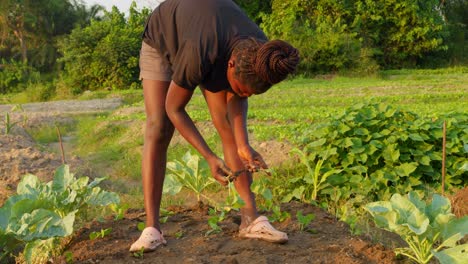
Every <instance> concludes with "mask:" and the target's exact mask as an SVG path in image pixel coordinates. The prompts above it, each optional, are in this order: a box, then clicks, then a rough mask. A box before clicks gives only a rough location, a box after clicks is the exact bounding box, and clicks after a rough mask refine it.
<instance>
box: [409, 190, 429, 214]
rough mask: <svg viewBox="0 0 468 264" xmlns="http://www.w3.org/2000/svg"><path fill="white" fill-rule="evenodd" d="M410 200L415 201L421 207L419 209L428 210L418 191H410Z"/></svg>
mask: <svg viewBox="0 0 468 264" xmlns="http://www.w3.org/2000/svg"><path fill="white" fill-rule="evenodd" d="M408 200H410V202H411V203H413V204H414V205H415V206H416V207H417V208H418V209H419V211H421V212H426V203H425V202H424V201H423V200H421V198H420V196H419V194H418V193H417V192H409V193H408Z"/></svg>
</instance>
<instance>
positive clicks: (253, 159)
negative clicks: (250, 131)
mask: <svg viewBox="0 0 468 264" xmlns="http://www.w3.org/2000/svg"><path fill="white" fill-rule="evenodd" d="M237 153H238V154H239V157H240V159H241V160H242V163H244V166H245V168H246V169H247V170H248V171H250V172H256V171H259V170H260V169H268V165H267V164H266V163H265V161H264V160H263V158H262V156H261V155H260V154H259V153H258V152H257V151H255V150H254V149H253V148H252V147H251V146H246V147H243V148H239V149H237Z"/></svg>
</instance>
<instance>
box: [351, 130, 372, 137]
mask: <svg viewBox="0 0 468 264" xmlns="http://www.w3.org/2000/svg"><path fill="white" fill-rule="evenodd" d="M354 134H355V135H359V136H367V135H369V134H370V133H369V130H367V128H358V129H356V130H354Z"/></svg>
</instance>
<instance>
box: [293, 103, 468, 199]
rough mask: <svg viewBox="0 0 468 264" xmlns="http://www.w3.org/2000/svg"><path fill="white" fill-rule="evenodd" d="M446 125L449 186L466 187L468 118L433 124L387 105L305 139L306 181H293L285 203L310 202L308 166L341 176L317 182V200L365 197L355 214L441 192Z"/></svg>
mask: <svg viewBox="0 0 468 264" xmlns="http://www.w3.org/2000/svg"><path fill="white" fill-rule="evenodd" d="M444 120H445V121H446V122H447V131H448V132H447V142H448V143H447V146H446V153H447V154H446V156H447V159H446V171H447V177H446V179H445V185H446V186H447V187H448V188H452V187H459V186H463V183H464V182H466V181H467V180H468V178H467V175H468V174H466V171H465V170H463V169H460V168H463V164H465V163H466V153H467V152H466V150H465V149H464V145H466V144H467V142H468V136H467V131H468V130H467V128H468V125H467V124H468V122H467V121H468V114H457V113H452V114H449V115H446V116H441V117H440V118H435V119H432V118H424V117H421V116H419V115H417V114H415V113H413V112H409V111H404V110H400V109H397V108H394V107H392V106H389V105H386V104H382V103H362V104H356V105H353V106H351V107H349V108H347V109H345V110H344V111H343V113H342V114H338V115H335V116H331V117H330V118H329V119H328V120H327V121H326V122H324V123H321V124H317V125H315V126H313V127H311V128H310V129H307V130H305V131H304V133H302V134H301V136H300V138H298V142H299V143H300V149H301V151H300V152H299V153H301V152H303V153H302V154H300V156H301V157H302V163H303V164H306V167H307V168H306V172H307V177H306V176H304V177H293V178H291V180H290V181H289V183H290V185H289V187H288V189H290V190H291V192H290V194H289V195H287V196H285V198H291V197H295V198H298V199H301V200H304V196H305V197H307V195H308V193H307V191H306V185H304V184H303V183H304V182H306V183H308V184H314V176H316V174H315V175H314V171H313V169H312V166H310V165H307V164H316V166H319V165H320V167H321V169H320V171H321V172H322V173H323V172H326V171H330V170H338V171H339V173H334V174H332V175H328V177H327V178H326V180H325V181H324V182H321V181H320V180H319V181H318V183H321V185H320V187H319V188H318V189H319V191H318V194H317V195H318V196H322V197H323V198H326V199H334V198H333V197H335V198H337V199H338V197H339V199H338V200H349V199H352V198H353V197H365V199H359V200H356V203H355V205H354V207H356V208H357V207H360V206H361V205H363V204H364V203H365V202H369V201H377V200H388V199H389V198H390V197H391V195H392V194H393V193H408V192H409V191H412V190H422V189H424V188H426V187H427V186H430V187H433V188H438V187H439V186H440V183H441V171H442V169H441V163H442V162H441V161H442V155H441V153H442V150H441V148H442V123H443V121H444ZM321 161H323V163H322V162H321ZM309 175H310V176H309ZM315 183H316V181H315ZM322 187H323V188H322ZM339 206H341V205H338V207H339Z"/></svg>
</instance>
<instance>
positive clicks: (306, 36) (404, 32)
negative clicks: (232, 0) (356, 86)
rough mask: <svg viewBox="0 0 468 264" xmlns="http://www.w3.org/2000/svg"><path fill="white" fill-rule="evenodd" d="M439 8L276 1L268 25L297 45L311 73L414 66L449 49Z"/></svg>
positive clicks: (410, 2) (412, 3) (434, 2)
mask: <svg viewBox="0 0 468 264" xmlns="http://www.w3.org/2000/svg"><path fill="white" fill-rule="evenodd" d="M438 4H439V1H438V0H431V1H419V0H407V1H368V0H360V1H345V0H343V1H330V0H314V1H304V0H288V1H283V0H275V1H273V6H272V10H273V11H272V13H271V14H270V15H267V16H266V17H265V19H264V23H263V24H262V26H263V28H264V29H265V31H266V32H267V34H268V35H269V36H270V37H272V38H281V39H286V40H289V41H291V42H292V43H293V44H295V45H296V46H297V47H298V48H299V49H300V50H301V53H302V57H303V61H302V65H303V67H304V69H306V70H311V71H326V72H328V71H339V70H344V69H354V70H358V71H364V72H368V71H375V70H376V69H377V67H376V66H377V65H379V66H381V67H385V68H395V67H407V66H410V67H413V66H415V65H416V60H417V59H418V58H420V57H422V56H424V55H425V54H427V53H428V52H432V51H437V50H441V49H445V48H446V45H447V43H443V36H444V35H446V34H448V31H447V29H446V23H445V22H444V20H443V16H442V14H441V12H439V11H438V8H437V7H438ZM356 68H357V69H356Z"/></svg>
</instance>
